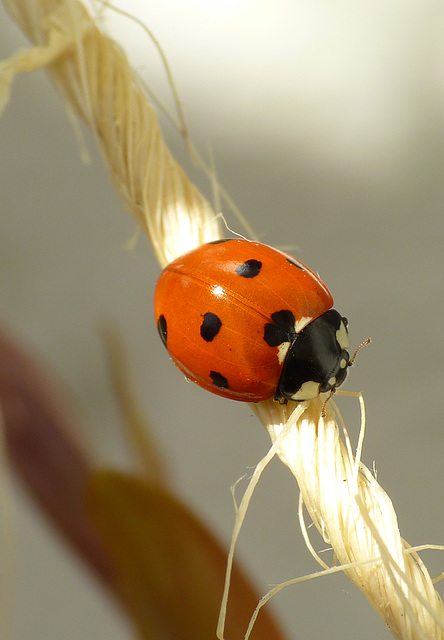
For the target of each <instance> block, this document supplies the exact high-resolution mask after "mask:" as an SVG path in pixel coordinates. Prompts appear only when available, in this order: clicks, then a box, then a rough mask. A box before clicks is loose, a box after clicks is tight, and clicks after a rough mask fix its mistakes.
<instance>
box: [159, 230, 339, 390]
mask: <svg viewBox="0 0 444 640" xmlns="http://www.w3.org/2000/svg"><path fill="white" fill-rule="evenodd" d="M332 305H333V299H332V296H331V294H330V292H329V290H328V289H327V287H326V286H325V284H324V283H323V282H322V281H321V280H320V279H319V278H318V276H317V275H316V274H315V273H313V271H311V270H310V269H308V267H306V266H305V265H303V264H302V263H301V262H299V261H297V260H295V259H294V258H292V257H291V256H288V255H286V254H285V253H282V252H281V251H278V250H276V249H273V248H271V247H268V246H267V245H264V244H260V243H258V242H251V241H249V240H238V239H233V240H221V241H216V242H214V243H209V244H204V245H201V246H200V247H198V248H197V249H194V250H193V251H190V252H189V253H187V254H185V255H183V256H181V257H180V258H177V260H174V261H173V262H171V263H170V264H169V265H167V267H166V268H165V269H164V270H163V271H162V273H161V275H160V277H159V280H158V282H157V285H156V290H155V297H154V308H155V318H156V322H157V326H158V330H159V333H160V336H161V338H162V340H163V342H164V344H165V346H166V348H167V349H168V352H169V354H170V356H171V358H172V360H173V361H174V362H175V364H176V365H177V366H178V367H179V369H180V370H181V371H182V372H183V373H184V374H185V375H186V376H187V378H189V379H191V380H193V381H194V382H196V383H197V384H198V385H200V386H201V387H203V388H204V389H207V390H208V391H211V392H212V393H215V394H217V395H220V396H224V397H226V398H231V399H233V400H240V401H244V402H257V401H260V400H267V399H269V398H272V397H274V396H275V393H276V389H277V387H278V384H279V379H280V376H281V372H282V368H283V363H284V360H285V356H286V353H287V351H288V348H289V346H290V344H291V342H292V341H294V339H295V337H296V334H297V333H299V332H300V331H301V330H302V329H303V328H304V327H305V326H306V325H307V324H309V323H310V322H311V321H312V320H314V319H315V318H317V317H319V316H320V315H322V314H323V313H325V312H326V311H328V310H329V309H330V308H331V307H332Z"/></svg>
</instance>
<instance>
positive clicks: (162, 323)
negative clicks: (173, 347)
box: [157, 315, 168, 346]
mask: <svg viewBox="0 0 444 640" xmlns="http://www.w3.org/2000/svg"><path fill="white" fill-rule="evenodd" d="M157 331H158V332H159V336H160V339H161V340H162V342H163V344H164V345H165V346H167V338H168V330H167V321H166V318H165V316H164V315H161V316H159V319H158V321H157Z"/></svg>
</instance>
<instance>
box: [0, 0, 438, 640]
mask: <svg viewBox="0 0 444 640" xmlns="http://www.w3.org/2000/svg"><path fill="white" fill-rule="evenodd" d="M147 5H149V6H147ZM120 6H122V7H124V8H125V9H126V10H129V11H134V12H135V13H136V14H137V16H138V17H139V18H141V19H142V20H143V21H144V22H145V23H146V24H147V25H148V26H149V27H150V28H151V29H152V31H153V32H154V34H155V35H156V37H157V38H158V40H159V41H160V43H161V44H162V46H163V48H164V51H165V53H166V55H167V57H168V60H169V62H170V64H171V67H172V70H173V73H174V77H175V81H176V84H177V88H178V91H179V94H180V97H181V99H182V102H183V106H184V109H185V112H186V115H187V119H188V124H189V127H190V131H191V135H192V138H193V140H194V141H195V143H196V145H197V146H198V148H199V149H200V150H201V151H202V152H203V153H207V151H208V148H209V145H211V149H212V153H213V155H214V159H215V165H216V168H217V173H218V176H219V179H220V181H221V182H222V184H223V185H224V186H225V187H226V188H227V189H228V191H229V192H230V194H231V195H232V197H233V198H234V200H235V201H236V202H237V204H238V205H239V207H240V208H241V209H242V211H243V213H244V215H245V216H246V218H247V219H248V221H249V223H250V224H251V225H252V226H253V227H254V229H255V231H256V232H257V234H258V235H259V237H260V239H261V240H262V241H263V242H266V243H268V244H271V245H274V246H277V247H285V248H287V249H289V250H291V252H292V253H293V254H294V255H296V256H297V257H298V258H300V259H301V260H302V261H304V262H306V263H307V264H308V265H309V266H310V267H311V268H312V269H314V270H316V271H318V272H319V273H320V274H321V276H322V277H323V279H324V280H325V281H326V283H327V284H328V286H329V288H330V289H331V290H332V292H333V295H334V297H335V304H336V307H337V308H338V309H340V311H341V312H342V313H343V314H345V315H346V316H347V317H348V318H349V321H350V330H351V339H352V344H353V345H358V344H359V343H360V342H361V341H362V340H364V339H365V338H366V337H367V336H370V337H371V338H372V340H373V342H372V344H371V346H370V347H367V348H366V349H365V350H363V351H362V352H361V353H360V355H359V358H358V362H357V364H356V366H355V367H353V371H351V372H350V376H349V379H348V381H347V384H346V387H345V388H346V389H347V390H355V391H360V390H362V391H364V393H365V399H366V406H367V412H368V424H367V434H366V440H365V445H364V453H363V461H364V462H365V464H366V465H367V466H370V467H371V466H372V465H373V463H374V464H375V466H376V468H377V471H378V479H379V481H380V483H381V484H382V486H383V487H384V488H385V489H386V491H387V492H388V494H389V495H390V497H391V498H392V500H393V503H394V505H395V508H396V511H397V514H398V518H399V524H400V528H401V533H402V535H403V537H404V538H405V539H406V540H408V542H409V543H410V544H412V545H416V544H422V543H441V544H442V543H443V542H444V515H443V491H442V487H443V478H442V472H443V454H444V433H443V428H442V425H443V417H442V413H443V409H442V407H443V401H442V387H443V382H444V370H443V361H444V336H443V331H442V325H443V321H442V316H443V308H444V304H443V303H444V297H443V284H444V251H443V241H444V217H443V209H444V180H443V167H444V104H443V103H444V45H443V37H442V35H443V32H444V6H443V4H442V2H438V1H434V0H423V1H422V2H421V3H406V2H401V1H400V0H375V1H374V2H371V3H369V2H356V1H352V0H329V1H320V2H310V1H308V0H305V1H304V0H280V1H273V2H272V1H271V0H266V1H263V2H260V1H253V0H237V1H236V2H234V1H230V2H227V0H225V1H224V2H219V1H215V2H211V3H207V2H202V1H197V0H196V1H192V0H190V1H189V2H178V1H174V0H162V2H159V1H157V2H156V1H155V0H154V2H151V3H143V2H138V3H137V2H125V3H120ZM108 15H109V17H110V18H112V20H111V19H110V20H108V19H107V20H106V22H105V24H106V25H107V29H108V30H109V32H110V33H112V34H114V35H115V36H116V37H118V38H119V39H120V41H121V42H122V43H123V44H124V45H125V47H126V48H127V49H128V47H129V45H131V48H130V49H128V51H129V54H130V56H131V58H132V60H133V62H134V64H135V66H136V68H137V69H138V71H139V72H140V74H141V75H142V77H143V78H144V79H145V80H146V82H147V83H149V85H150V86H151V87H152V88H153V89H154V90H155V91H156V92H157V93H158V94H159V95H161V96H162V97H163V98H164V99H165V100H166V101H167V102H169V104H170V105H172V101H171V98H170V92H169V88H168V85H167V83H166V79H165V74H164V71H163V69H162V66H161V64H160V61H159V57H158V55H157V53H156V51H155V49H154V47H153V45H152V43H151V42H150V41H149V39H148V37H147V36H146V34H144V32H143V31H142V30H141V29H140V27H138V26H136V25H134V24H132V23H131V22H129V21H128V20H126V19H125V18H122V17H115V16H114V17H112V15H111V14H108ZM26 44H27V43H26V41H25V39H24V37H23V36H22V34H21V33H20V32H19V30H18V28H17V27H16V26H15V25H14V24H13V22H12V21H11V20H10V19H9V17H8V16H7V14H6V12H5V10H4V8H3V6H1V5H0V55H1V57H2V58H4V57H6V56H8V55H9V54H11V53H13V52H14V51H15V50H16V48H18V47H20V46H26ZM162 122H163V123H164V126H165V129H164V130H165V135H166V138H167V140H168V143H169V145H170V148H171V149H172V151H173V153H174V154H175V156H176V158H177V159H179V160H180V161H183V162H184V163H186V155H185V152H184V145H183V142H182V140H181V139H180V136H179V135H178V134H177V132H176V131H175V130H174V127H173V126H171V125H170V124H169V123H167V122H164V119H162ZM86 139H87V144H88V147H89V149H90V153H91V157H92V162H91V164H90V165H85V164H82V162H81V159H80V154H79V149H78V145H77V142H76V138H75V134H74V132H73V129H72V127H71V126H70V124H69V122H68V120H67V118H66V115H65V112H64V107H63V104H62V102H61V100H60V98H59V96H58V95H57V94H56V92H55V90H54V89H53V87H52V86H51V84H50V82H49V80H48V79H47V77H46V75H45V74H44V73H43V72H41V73H36V74H33V75H31V76H23V77H21V78H20V79H19V80H18V81H17V83H16V84H15V86H14V90H13V96H12V101H11V103H10V104H9V106H8V108H7V110H6V112H5V114H4V116H3V118H2V119H1V120H0V148H1V154H0V182H1V185H2V189H1V191H2V199H1V223H0V225H1V226H0V230H1V231H0V266H1V274H2V282H3V286H2V287H1V290H0V309H1V312H0V321H1V322H2V323H6V325H7V326H9V328H10V329H12V330H13V331H14V333H15V335H16V336H18V337H21V338H23V340H25V341H26V342H27V343H28V344H29V345H30V346H32V347H33V348H34V349H35V350H36V353H37V354H39V355H40V357H41V358H42V360H43V361H45V362H46V363H48V364H49V365H50V366H51V367H53V369H54V370H55V371H56V372H57V373H58V374H59V375H60V376H61V378H62V380H63V381H64V383H65V385H66V387H67V388H68V389H69V391H70V393H71V394H72V396H73V398H74V402H75V404H76V406H77V408H78V409H79V412H81V414H82V415H83V416H84V420H85V423H86V424H87V431H88V438H89V441H90V443H91V446H92V447H94V449H95V451H96V453H97V456H98V459H99V460H100V461H101V462H103V463H106V464H114V465H118V466H119V467H122V468H125V467H126V466H127V465H128V460H127V451H126V445H125V443H124V441H123V439H122V436H121V434H120V432H119V417H118V413H117V409H116V406H115V403H114V400H113V397H112V393H111V389H110V385H109V378H108V374H107V370H106V365H105V358H104V350H103V344H102V343H101V339H100V335H99V330H98V328H99V326H100V323H101V322H102V321H103V320H106V319H112V320H115V321H116V322H117V323H118V324H119V326H120V328H121V329H122V331H123V332H124V335H125V338H126V341H127V345H128V349H129V354H130V357H131V359H132V365H133V367H134V372H135V376H136V379H137V382H138V387H139V390H140V393H141V397H142V400H143V405H144V408H145V410H146V413H147V415H148V416H149V418H150V420H151V423H152V428H153V430H154V431H155V433H156V437H157V440H158V442H159V445H160V446H161V448H162V450H163V452H164V454H165V457H166V459H167V462H168V465H169V468H170V470H171V473H172V477H173V480H174V485H175V487H176V488H177V490H178V492H180V494H181V495H182V496H183V498H184V500H186V502H187V503H188V504H189V505H190V506H191V507H192V508H194V509H195V510H196V512H197V513H198V514H199V515H200V517H202V518H203V519H204V520H205V521H206V522H207V523H208V524H209V525H210V526H211V527H212V528H213V529H214V530H215V531H217V532H218V535H219V536H220V538H221V539H222V540H224V541H225V542H226V543H228V541H229V538H230V535H231V529H232V524H233V505H232V499H231V495H230V486H231V485H232V484H233V483H234V482H235V481H236V480H237V479H238V478H239V477H240V476H242V475H244V474H245V473H248V472H249V470H250V469H251V467H252V466H253V465H255V463H256V462H257V461H258V460H259V459H260V458H261V457H262V455H263V454H264V453H265V451H266V450H267V448H268V446H269V440H268V436H267V434H266V432H265V430H264V429H263V428H262V427H261V426H260V425H259V424H258V423H257V421H256V420H255V419H254V418H253V416H252V415H251V412H250V411H249V408H248V406H243V405H242V404H238V403H235V402H230V401H225V400H223V399H220V398H217V397H212V396H211V395H209V394H206V393H205V392H203V391H201V390H200V389H199V388H197V387H195V386H194V385H190V384H186V382H185V381H184V379H183V377H182V376H181V375H180V373H179V372H178V371H177V370H176V369H175V368H174V367H173V365H172V364H171V363H170V362H169V360H168V358H167V357H166V354H165V352H164V349H163V347H162V345H161V344H160V341H159V340H158V337H157V335H156V331H155V327H154V322H153V318H152V295H153V289H154V285H155V281H156V277H157V275H158V272H159V269H158V266H157V264H156V262H155V260H154V257H153V255H152V252H151V249H150V246H149V244H148V242H147V241H146V240H145V239H144V238H142V237H140V238H139V241H138V243H137V246H136V248H135V249H134V250H128V249H126V248H125V245H126V243H127V241H128V240H129V239H130V238H131V237H132V236H133V234H134V232H135V230H136V224H135V222H134V221H133V220H132V219H131V218H130V216H129V215H128V214H127V213H126V212H125V211H124V210H123V208H122V207H121V205H120V203H119V201H118V199H117V197H116V195H115V194H114V192H113V190H112V187H111V184H110V180H109V177H108V175H107V173H106V170H105V168H104V166H103V163H102V161H101V159H100V158H99V156H98V153H97V151H96V149H95V147H94V142H93V140H92V139H91V138H90V137H89V136H88V134H86ZM185 166H186V168H187V170H189V171H190V174H191V175H192V177H193V179H194V180H195V182H196V183H197V184H198V185H199V186H200V187H201V188H202V189H203V190H204V191H205V193H206V194H207V195H208V197H211V192H210V189H209V187H208V183H207V181H206V179H205V178H204V177H203V176H202V175H200V174H198V173H197V172H196V171H195V170H194V169H193V168H190V166H189V164H185ZM228 221H229V223H230V225H231V226H232V227H234V228H236V229H238V230H241V229H240V227H239V225H237V223H236V222H235V220H234V219H233V218H232V217H230V216H228ZM339 404H340V407H341V409H342V410H343V412H344V414H345V416H346V418H347V425H348V429H349V431H350V433H351V436H352V437H353V439H354V441H356V437H357V434H358V427H359V423H358V419H357V403H356V402H355V401H354V400H350V399H346V398H344V399H341V400H339ZM242 486H244V485H242ZM14 499H15V501H16V505H17V508H16V511H17V514H16V518H17V531H18V535H17V539H16V541H15V548H14V549H12V550H11V552H12V553H15V554H16V556H17V559H18V562H17V568H16V570H15V575H16V580H15V584H12V585H11V588H12V590H13V596H14V597H13V599H14V603H15V611H14V631H13V639H14V640H29V639H30V638H32V639H33V640H59V639H60V638H63V639H64V640H68V639H71V638H72V639H76V640H77V639H80V638H95V640H101V639H106V640H111V639H112V640H127V639H129V638H131V637H132V636H131V632H130V629H129V627H128V626H127V624H126V622H125V621H124V619H123V618H121V617H120V616H119V613H118V612H117V611H116V610H115V608H113V606H112V602H111V601H110V600H109V599H108V597H107V594H106V593H105V592H103V591H102V590H101V589H100V588H99V587H98V586H97V584H96V583H95V581H94V580H93V579H92V578H91V577H90V575H89V573H88V572H87V570H86V569H85V568H84V567H83V566H81V565H80V564H79V563H78V561H77V558H76V557H74V556H73V554H72V553H71V552H70V551H69V550H67V549H66V547H65V546H64V545H63V544H62V543H61V542H60V541H59V539H58V537H57V536H56V535H55V534H54V533H53V532H52V530H51V529H50V528H49V527H48V525H47V524H46V522H45V521H44V520H43V519H42V517H41V515H40V514H39V513H38V512H36V510H35V508H34V506H33V505H32V504H31V503H30V501H29V499H28V498H27V496H26V495H24V494H23V492H22V490H21V489H20V487H19V486H17V487H16V488H15V490H14ZM297 499H298V489H297V486H296V483H295V481H294V480H293V478H292V476H291V475H290V473H289V472H288V470H287V469H285V468H284V467H283V466H282V465H281V464H280V463H278V462H276V461H275V462H274V463H273V464H271V465H270V467H269V468H268V469H267V470H266V472H265V474H264V476H263V479H262V481H261V482H260V485H259V487H258V489H257V491H256V494H255V496H254V499H253V501H252V504H251V507H250V511H249V514H248V517H247V519H246V522H245V525H244V528H243V531H242V534H241V537H240V541H239V547H238V555H239V557H240V558H241V559H242V562H243V564H244V565H245V566H246V568H247V569H248V571H249V573H250V575H251V576H252V577H253V578H254V579H255V581H256V584H257V586H258V589H259V591H260V592H261V593H263V592H265V591H267V590H268V585H270V584H276V583H278V582H281V581H283V580H286V579H289V578H292V577H295V576H299V575H302V574H304V573H309V572H312V571H315V570H317V565H316V564H315V563H314V561H313V560H312V558H311V556H310V555H309V553H308V551H307V550H306V548H305V545H304V543H303V540H302V537H301V534H300V531H299V527H298V523H297V516H296V509H297ZM423 558H424V560H425V562H426V564H427V565H428V566H429V568H430V570H431V572H432V575H436V574H438V573H440V572H442V571H443V570H444V556H443V554H442V553H439V552H428V553H424V554H423ZM1 579H3V578H2V577H1V575H0V580H1ZM272 606H273V607H274V608H275V610H276V611H277V613H278V615H279V617H280V620H281V621H282V624H283V627H284V628H285V629H286V630H287V632H288V635H289V637H290V638H292V639H293V638H294V639H298V638H303V639H306V640H312V639H320V638H327V637H328V638H329V639H336V638H337V639H339V638H340V639H341V640H349V639H350V640H351V639H353V640H370V639H374V638H389V637H391V634H390V633H389V632H388V631H387V630H385V629H384V627H383V624H382V623H381V621H380V620H379V618H378V616H377V615H376V614H375V613H374V612H373V611H372V610H371V608H370V606H369V605H367V603H366V601H365V600H364V598H363V597H362V596H361V594H360V593H359V592H358V591H357V589H356V588H355V587H354V586H353V585H352V584H351V583H349V582H348V581H347V579H346V578H345V577H344V576H341V575H337V576H334V577H329V578H326V579H322V580H317V581H314V582H310V583H306V584H303V585H298V586H295V587H291V588H289V589H287V590H285V591H284V592H283V593H281V594H280V595H279V596H278V597H277V598H276V599H275V600H274V602H273V604H272Z"/></svg>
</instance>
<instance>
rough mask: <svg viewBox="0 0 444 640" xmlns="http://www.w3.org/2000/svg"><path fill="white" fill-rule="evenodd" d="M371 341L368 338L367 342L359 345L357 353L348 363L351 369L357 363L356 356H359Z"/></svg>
mask: <svg viewBox="0 0 444 640" xmlns="http://www.w3.org/2000/svg"><path fill="white" fill-rule="evenodd" d="M370 342H371V339H370V338H367V340H364V342H361V344H360V345H359V347H358V348H357V349H356V351H355V352H354V354H353V358H352V359H351V360H350V362H349V363H348V366H349V367H351V366H352V364H353V362H354V361H355V358H356V356H357V355H358V352H359V351H361V349H362V347H366V346H367V345H368V344H370Z"/></svg>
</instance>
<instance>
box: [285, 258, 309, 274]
mask: <svg viewBox="0 0 444 640" xmlns="http://www.w3.org/2000/svg"><path fill="white" fill-rule="evenodd" d="M287 262H289V263H290V264H292V265H293V266H294V267H297V268H298V269H301V270H302V271H305V269H304V267H303V266H302V265H301V263H300V262H298V261H297V260H295V259H294V258H291V257H290V258H287Z"/></svg>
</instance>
